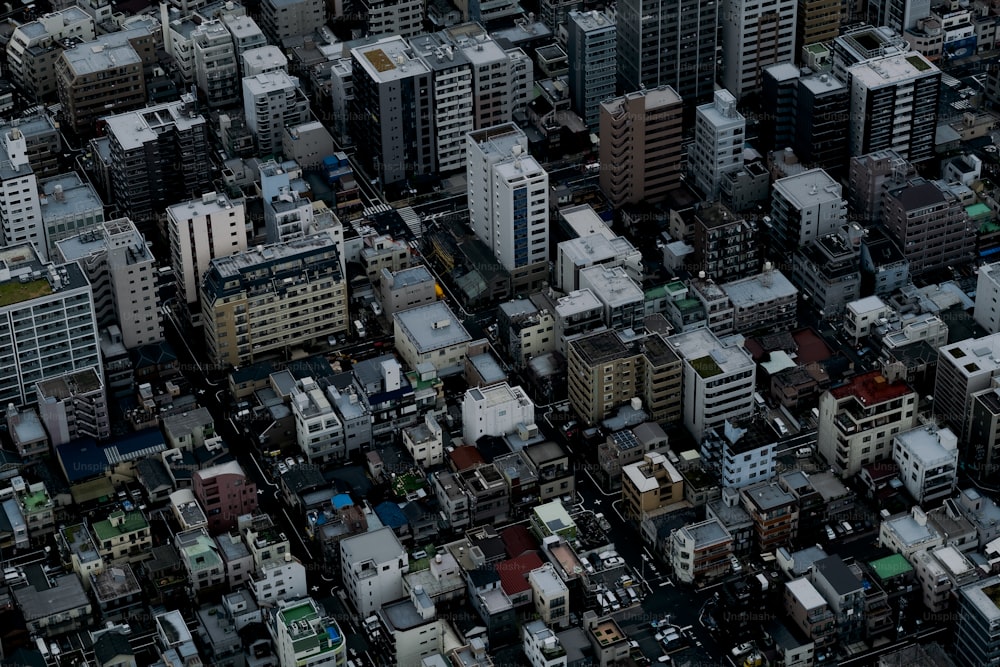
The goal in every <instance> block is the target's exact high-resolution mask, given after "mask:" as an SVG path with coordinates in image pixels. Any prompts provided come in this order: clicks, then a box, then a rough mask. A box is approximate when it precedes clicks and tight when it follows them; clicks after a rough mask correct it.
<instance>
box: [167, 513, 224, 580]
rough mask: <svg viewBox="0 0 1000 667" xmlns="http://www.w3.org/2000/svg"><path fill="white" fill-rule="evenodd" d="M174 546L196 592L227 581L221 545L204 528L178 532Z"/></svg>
mask: <svg viewBox="0 0 1000 667" xmlns="http://www.w3.org/2000/svg"><path fill="white" fill-rule="evenodd" d="M174 546H175V547H177V553H178V555H179V556H180V557H181V562H183V563H184V568H185V569H186V570H187V573H188V583H189V584H190V586H191V588H192V590H194V591H195V592H196V593H199V592H201V591H203V590H207V589H211V588H214V587H216V586H221V585H222V584H224V583H225V581H226V567H225V563H223V561H222V556H220V555H219V546H218V545H217V544H216V543H215V540H213V539H212V538H211V537H210V536H209V535H208V531H206V530H205V529H204V528H198V529H195V530H187V531H184V532H181V533H177V534H176V535H175V536H174Z"/></svg>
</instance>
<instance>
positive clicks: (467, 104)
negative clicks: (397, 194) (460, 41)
mask: <svg viewBox="0 0 1000 667" xmlns="http://www.w3.org/2000/svg"><path fill="white" fill-rule="evenodd" d="M418 25H419V23H418ZM434 37H435V36H433V35H425V36H421V37H415V38H413V39H411V40H410V46H411V47H412V48H413V50H414V51H415V52H416V54H417V55H418V57H419V58H420V59H421V60H422V61H423V62H424V64H425V65H426V66H427V68H428V69H429V70H430V71H431V72H432V73H433V87H434V90H433V94H434V98H433V99H434V106H433V109H434V141H435V142H436V144H437V145H436V147H435V148H436V149H437V164H438V171H440V172H451V171H458V170H459V169H462V168H463V167H464V166H465V135H466V134H468V133H469V132H471V131H472V129H473V115H474V114H473V97H472V68H471V66H470V64H469V62H468V60H466V58H465V55H464V54H463V53H462V52H461V51H458V50H456V49H455V48H454V47H453V46H451V45H450V44H442V43H440V41H439V40H436V39H434Z"/></svg>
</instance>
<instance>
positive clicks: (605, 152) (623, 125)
mask: <svg viewBox="0 0 1000 667" xmlns="http://www.w3.org/2000/svg"><path fill="white" fill-rule="evenodd" d="M682 112H683V104H682V101H681V98H680V96H679V95H677V93H676V92H675V91H674V89H673V88H670V87H669V86H663V87H660V88H654V89H649V90H640V91H638V92H634V93H628V94H626V95H625V96H624V97H616V98H613V99H608V98H602V100H601V101H600V102H599V104H598V107H597V108H595V115H596V116H599V121H600V122H599V126H600V137H601V142H600V165H601V172H600V177H599V180H600V185H601V191H603V192H604V194H605V195H607V197H608V199H610V200H611V203H612V204H613V205H615V206H621V205H623V204H638V203H639V202H656V201H661V200H662V199H663V198H664V197H665V196H666V194H667V192H669V191H670V190H673V189H674V188H676V187H677V186H678V185H679V184H680V178H681V168H680V167H681V131H682V126H681V116H682Z"/></svg>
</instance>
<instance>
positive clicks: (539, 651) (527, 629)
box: [523, 620, 568, 667]
mask: <svg viewBox="0 0 1000 667" xmlns="http://www.w3.org/2000/svg"><path fill="white" fill-rule="evenodd" d="M523 641H524V655H525V657H526V658H527V660H528V664H529V665H531V667H566V666H567V664H568V663H567V661H566V649H564V648H563V646H562V643H561V642H560V641H559V637H557V636H556V633H555V632H553V631H552V629H551V628H549V627H548V626H547V625H545V623H544V622H542V621H538V620H536V621H530V622H528V623H525V624H524V630H523Z"/></svg>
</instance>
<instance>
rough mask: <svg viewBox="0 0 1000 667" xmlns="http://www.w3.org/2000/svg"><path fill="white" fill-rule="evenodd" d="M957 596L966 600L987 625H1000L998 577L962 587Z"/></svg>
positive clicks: (999, 583)
mask: <svg viewBox="0 0 1000 667" xmlns="http://www.w3.org/2000/svg"><path fill="white" fill-rule="evenodd" d="M959 595H960V596H961V597H963V598H965V599H966V600H968V602H969V603H970V604H971V605H972V606H973V607H974V608H975V609H976V610H977V611H978V612H979V613H980V614H982V616H984V617H985V619H986V622H987V623H989V624H990V625H993V624H995V623H1000V576H996V575H995V576H992V577H990V578H989V579H986V580H984V581H978V582H976V583H973V584H969V585H968V586H963V587H962V588H961V589H960V591H959Z"/></svg>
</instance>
